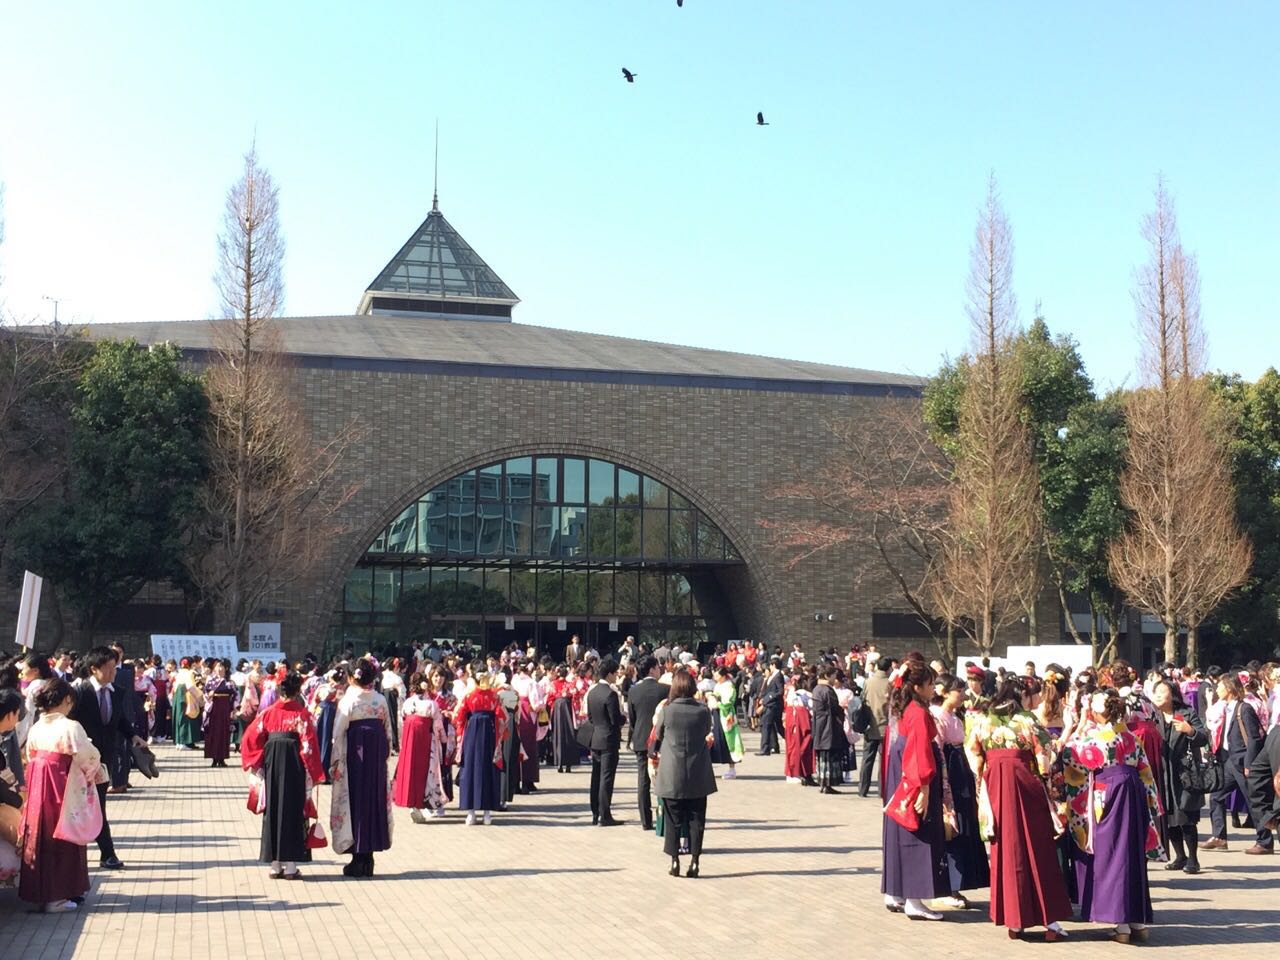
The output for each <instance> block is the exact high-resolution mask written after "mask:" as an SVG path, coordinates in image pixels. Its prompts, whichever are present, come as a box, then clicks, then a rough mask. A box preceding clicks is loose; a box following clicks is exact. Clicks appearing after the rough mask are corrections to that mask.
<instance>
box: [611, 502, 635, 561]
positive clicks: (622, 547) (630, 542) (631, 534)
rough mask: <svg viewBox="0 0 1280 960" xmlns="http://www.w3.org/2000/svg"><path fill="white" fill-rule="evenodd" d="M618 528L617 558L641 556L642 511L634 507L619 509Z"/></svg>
mask: <svg viewBox="0 0 1280 960" xmlns="http://www.w3.org/2000/svg"><path fill="white" fill-rule="evenodd" d="M615 526H616V527H617V531H618V534H617V537H618V539H617V544H618V545H617V556H618V557H627V558H637V557H639V556H640V511H639V510H637V509H636V508H634V507H619V508H618V516H617V518H616V520H615Z"/></svg>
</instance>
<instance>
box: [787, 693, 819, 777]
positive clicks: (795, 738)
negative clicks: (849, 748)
mask: <svg viewBox="0 0 1280 960" xmlns="http://www.w3.org/2000/svg"><path fill="white" fill-rule="evenodd" d="M808 684H809V681H808V680H807V679H806V678H805V677H797V678H796V680H795V684H794V686H792V688H791V690H790V691H789V692H788V693H787V699H786V706H785V707H784V708H783V710H782V730H783V734H784V735H785V738H786V745H787V755H786V758H785V762H784V763H783V765H782V769H783V772H784V773H785V774H786V778H787V783H802V784H804V785H805V786H806V787H816V786H817V785H818V781H817V780H815V779H813V715H812V714H811V713H810V712H809V686H808Z"/></svg>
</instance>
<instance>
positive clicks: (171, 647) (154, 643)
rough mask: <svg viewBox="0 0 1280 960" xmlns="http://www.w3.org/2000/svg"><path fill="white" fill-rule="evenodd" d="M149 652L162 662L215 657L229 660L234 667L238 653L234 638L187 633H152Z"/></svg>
mask: <svg viewBox="0 0 1280 960" xmlns="http://www.w3.org/2000/svg"><path fill="white" fill-rule="evenodd" d="M151 652H152V653H158V654H159V655H160V656H161V658H162V659H164V660H176V661H181V660H182V658H183V657H204V658H205V659H206V660H207V659H208V658H209V657H216V658H217V659H219V660H230V661H232V665H233V666H234V665H235V660H236V657H237V655H238V653H239V651H238V650H237V649H236V638H235V637H223V636H203V635H200V634H188V633H153V634H152V635H151Z"/></svg>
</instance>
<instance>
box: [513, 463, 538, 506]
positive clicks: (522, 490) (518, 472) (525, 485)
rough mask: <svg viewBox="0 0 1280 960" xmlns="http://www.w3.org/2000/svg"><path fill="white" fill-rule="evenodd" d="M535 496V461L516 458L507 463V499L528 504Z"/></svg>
mask: <svg viewBox="0 0 1280 960" xmlns="http://www.w3.org/2000/svg"><path fill="white" fill-rule="evenodd" d="M531 496H533V459H532V458H531V457H516V458H515V459H513V460H508V461H507V499H508V500H518V501H520V502H521V503H528V502H529V498H530V497H531Z"/></svg>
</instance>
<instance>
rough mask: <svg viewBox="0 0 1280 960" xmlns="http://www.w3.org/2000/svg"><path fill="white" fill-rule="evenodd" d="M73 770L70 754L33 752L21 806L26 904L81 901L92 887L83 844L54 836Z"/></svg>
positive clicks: (20, 884)
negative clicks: (25, 797)
mask: <svg viewBox="0 0 1280 960" xmlns="http://www.w3.org/2000/svg"><path fill="white" fill-rule="evenodd" d="M70 771H71V754H69V753H55V752H53V751H51V750H36V751H33V752H32V754H31V757H30V760H29V762H28V765H27V771H26V774H27V790H28V794H27V803H26V806H24V807H23V808H22V823H23V837H22V840H21V844H22V873H21V875H20V878H19V880H18V896H19V897H21V898H22V899H23V900H25V901H26V902H27V903H40V904H43V903H55V902H57V901H59V900H70V899H72V898H73V897H82V896H84V895H85V893H86V892H87V891H88V889H89V861H88V856H87V854H86V850H85V848H84V847H82V846H81V845H80V844H78V843H69V842H67V841H66V840H58V839H56V838H55V837H54V835H53V832H54V830H56V829H57V827H58V818H59V817H60V816H61V815H62V801H63V797H64V796H65V794H66V790H67V775H68V774H69V773H70Z"/></svg>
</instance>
